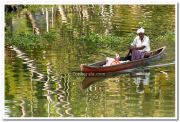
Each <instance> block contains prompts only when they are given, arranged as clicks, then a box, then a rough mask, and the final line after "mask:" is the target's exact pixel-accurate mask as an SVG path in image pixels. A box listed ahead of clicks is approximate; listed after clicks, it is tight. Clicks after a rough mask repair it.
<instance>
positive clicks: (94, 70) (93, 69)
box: [80, 46, 166, 73]
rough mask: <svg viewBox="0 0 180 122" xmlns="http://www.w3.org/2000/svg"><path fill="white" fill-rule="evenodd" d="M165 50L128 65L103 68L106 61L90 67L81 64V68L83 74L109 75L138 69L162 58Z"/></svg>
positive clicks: (159, 50) (153, 52) (160, 49)
mask: <svg viewBox="0 0 180 122" xmlns="http://www.w3.org/2000/svg"><path fill="white" fill-rule="evenodd" d="M165 49H166V47H165V46H164V47H161V48H159V49H157V50H155V51H151V56H150V57H149V58H143V59H140V60H134V61H129V62H126V63H121V64H117V65H112V66H104V67H103V65H104V64H105V63H106V61H105V60H104V61H100V62H97V63H93V64H89V65H85V64H81V66H80V68H81V71H82V72H83V73H108V72H116V71H122V70H126V69H131V68H136V67H140V66H146V65H148V64H149V63H150V62H151V61H154V60H157V59H159V58H161V57H162V55H163V54H164V52H165Z"/></svg>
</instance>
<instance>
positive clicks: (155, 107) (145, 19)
mask: <svg viewBox="0 0 180 122" xmlns="http://www.w3.org/2000/svg"><path fill="white" fill-rule="evenodd" d="M27 7H28V8H27V10H29V11H31V12H32V15H33V18H34V19H35V23H36V25H37V27H38V28H39V30H40V35H38V36H37V39H39V40H41V41H40V42H38V44H36V43H37V42H36V41H37V40H36V39H34V37H33V36H30V37H29V36H27V37H24V36H25V35H28V34H29V35H33V32H32V25H31V21H30V20H29V19H28V18H27V16H26V15H24V14H23V12H22V11H24V10H21V9H20V10H18V12H16V13H11V15H9V14H6V16H5V22H6V40H5V43H6V48H5V108H4V109H5V116H6V117H175V65H174V64H171V65H166V66H160V67H157V66H154V67H153V66H152V67H151V68H139V69H136V70H133V71H131V72H128V73H124V74H118V75H116V76H113V77H109V78H102V79H99V80H97V82H94V83H93V84H91V85H90V86H89V87H87V88H86V89H84V90H82V89H81V85H82V82H83V80H84V79H85V77H84V76H76V75H74V74H73V71H79V70H80V67H79V66H80V64H83V63H94V62H96V61H99V60H104V59H105V58H106V57H107V56H112V55H114V54H115V53H119V54H120V55H125V54H126V53H127V50H126V46H127V45H128V44H129V42H131V41H132V40H133V38H134V36H135V35H136V30H137V28H139V27H141V26H143V27H144V28H145V31H146V34H147V35H148V36H149V37H150V40H151V48H152V50H153V49H156V48H159V47H161V46H167V50H166V54H165V56H164V57H163V59H161V60H159V61H157V62H154V63H153V62H152V65H155V64H159V65H162V64H170V63H174V61H175V32H174V30H175V6H174V5H141V6H140V5H84V6H82V5H62V6H60V5H59V6H58V5H54V6H40V5H39V6H27ZM46 8H47V10H48V15H47V14H46ZM52 10H53V11H52ZM47 16H48V21H46V17H47ZM47 23H48V24H47ZM47 31H48V32H47ZM19 34H21V35H19ZM94 34H99V35H100V39H101V38H102V40H103V39H104V38H105V37H109V36H111V37H113V38H116V39H117V37H120V38H121V37H122V38H126V40H128V39H129V41H128V42H127V41H125V42H123V43H122V45H120V46H119V50H118V48H114V47H113V46H104V45H103V44H101V43H96V42H93V38H96V36H93V35H94ZM17 35H19V36H18V37H17ZM21 37H22V38H21ZM82 37H85V38H89V37H91V39H92V40H90V41H87V40H83V39H84V38H82ZM8 38H14V41H13V42H11V41H9V40H8ZM113 38H112V39H113ZM25 39H26V40H25ZM33 39H34V40H36V41H34V42H33V41H32V40H33ZM105 39H107V38H105ZM17 40H18V41H17ZM20 41H22V42H21V44H23V45H19V43H20ZM25 41H26V43H24V42H25ZM120 41H122V40H120ZM103 43H104V42H103ZM107 43H108V44H107V45H112V40H110V42H108V41H107ZM30 45H31V46H30ZM37 45H38V46H37ZM116 47H118V46H117V45H116Z"/></svg>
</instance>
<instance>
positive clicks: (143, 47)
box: [126, 27, 150, 61]
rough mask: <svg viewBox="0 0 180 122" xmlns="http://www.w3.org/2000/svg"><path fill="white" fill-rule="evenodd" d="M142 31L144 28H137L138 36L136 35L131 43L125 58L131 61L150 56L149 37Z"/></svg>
mask: <svg viewBox="0 0 180 122" xmlns="http://www.w3.org/2000/svg"><path fill="white" fill-rule="evenodd" d="M144 32H145V30H144V29H143V28H142V27H141V28H140V29H138V30H137V34H138V36H136V38H135V39H134V41H133V42H132V43H131V46H130V48H129V52H128V54H127V56H126V59H128V60H132V61H133V60H138V59H142V58H148V57H149V56H150V53H149V52H150V41H149V37H147V36H146V35H145V34H144Z"/></svg>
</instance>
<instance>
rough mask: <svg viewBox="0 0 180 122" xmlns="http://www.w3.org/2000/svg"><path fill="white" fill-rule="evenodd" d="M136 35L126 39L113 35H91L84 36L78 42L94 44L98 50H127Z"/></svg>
mask: <svg viewBox="0 0 180 122" xmlns="http://www.w3.org/2000/svg"><path fill="white" fill-rule="evenodd" d="M134 36H135V34H134V33H131V34H129V35H128V36H126V37H118V36H113V35H101V34H95V33H93V34H90V35H89V36H83V37H80V38H79V39H77V40H78V41H82V42H84V43H85V44H87V45H89V44H92V45H93V46H96V47H97V48H106V49H108V48H109V49H113V50H115V51H117V50H120V49H121V50H122V51H123V50H127V47H128V46H129V43H131V42H132V40H133V37H134Z"/></svg>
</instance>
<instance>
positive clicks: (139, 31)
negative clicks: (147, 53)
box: [137, 27, 145, 39]
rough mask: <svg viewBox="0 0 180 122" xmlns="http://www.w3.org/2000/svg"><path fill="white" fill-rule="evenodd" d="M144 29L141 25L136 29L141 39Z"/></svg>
mask: <svg viewBox="0 0 180 122" xmlns="http://www.w3.org/2000/svg"><path fill="white" fill-rule="evenodd" d="M144 31H145V30H144V29H143V28H142V27H141V28H139V29H138V30H137V34H138V35H139V37H140V38H141V39H143V38H144Z"/></svg>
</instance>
